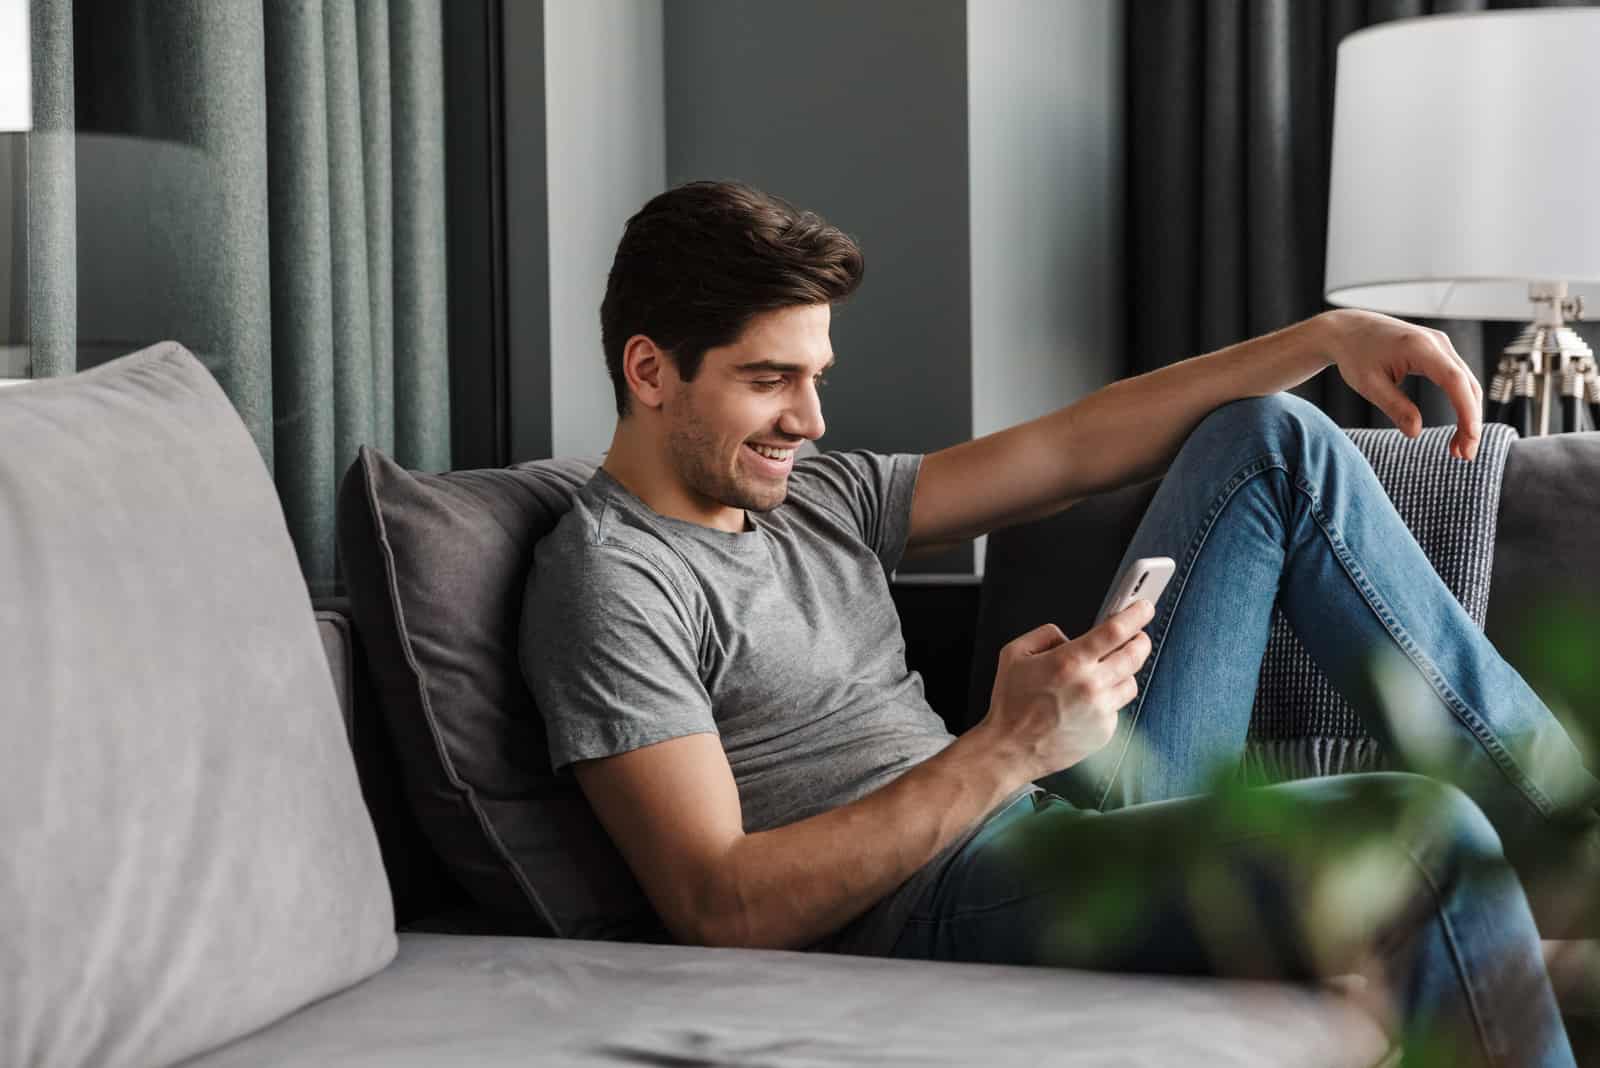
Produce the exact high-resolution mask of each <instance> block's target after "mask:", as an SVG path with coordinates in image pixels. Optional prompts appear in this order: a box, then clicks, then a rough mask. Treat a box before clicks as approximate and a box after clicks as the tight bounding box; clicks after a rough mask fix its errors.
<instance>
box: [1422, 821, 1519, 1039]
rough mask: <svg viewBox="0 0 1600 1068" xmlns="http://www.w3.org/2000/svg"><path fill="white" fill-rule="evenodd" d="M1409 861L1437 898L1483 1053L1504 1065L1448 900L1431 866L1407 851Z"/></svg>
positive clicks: (1436, 905)
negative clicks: (1446, 902) (1491, 1038)
mask: <svg viewBox="0 0 1600 1068" xmlns="http://www.w3.org/2000/svg"><path fill="white" fill-rule="evenodd" d="M1405 853H1406V857H1407V858H1408V859H1409V860H1410V861H1411V863H1412V865H1413V866H1415V867H1416V869H1417V872H1418V874H1420V875H1421V876H1422V881H1423V882H1424V883H1426V884H1427V885H1428V892H1429V893H1431V894H1432V895H1433V902H1434V914H1435V915H1436V916H1438V917H1439V926H1440V927H1441V928H1442V929H1443V931H1444V942H1445V945H1446V946H1448V947H1449V948H1450V963H1451V964H1453V965H1455V970H1456V975H1457V977H1458V978H1460V980H1461V989H1462V991H1463V993H1464V995H1465V997H1466V1002H1467V1011H1468V1012H1470V1013H1471V1014H1472V1026H1473V1027H1474V1028H1475V1029H1476V1030H1477V1032H1478V1041H1479V1042H1480V1043H1481V1044H1482V1045H1483V1050H1484V1052H1485V1053H1487V1054H1488V1055H1489V1059H1490V1062H1491V1063H1500V1062H1501V1058H1500V1056H1499V1055H1498V1053H1497V1052H1496V1050H1495V1047H1494V1044H1493V1043H1492V1042H1490V1040H1489V1028H1488V1025H1487V1024H1486V1023H1485V1021H1484V1015H1483V1010H1482V1009H1480V1008H1479V1007H1478V992H1477V990H1476V989H1475V988H1474V987H1473V985H1472V980H1471V977H1470V976H1469V974H1468V968H1467V966H1466V963H1465V961H1466V958H1465V957H1464V956H1463V955H1462V952H1461V945H1460V942H1459V941H1458V940H1457V938H1456V932H1455V927H1454V926H1453V925H1452V924H1451V923H1450V910H1449V909H1448V908H1446V907H1445V897H1444V894H1443V893H1442V892H1441V891H1440V889H1439V885H1438V884H1437V883H1436V882H1434V879H1433V873H1432V872H1430V871H1429V870H1428V866H1427V865H1426V864H1424V863H1422V861H1421V860H1420V859H1419V858H1418V857H1417V855H1416V854H1415V853H1413V852H1412V851H1411V849H1410V848H1409V847H1407V848H1406V851H1405Z"/></svg>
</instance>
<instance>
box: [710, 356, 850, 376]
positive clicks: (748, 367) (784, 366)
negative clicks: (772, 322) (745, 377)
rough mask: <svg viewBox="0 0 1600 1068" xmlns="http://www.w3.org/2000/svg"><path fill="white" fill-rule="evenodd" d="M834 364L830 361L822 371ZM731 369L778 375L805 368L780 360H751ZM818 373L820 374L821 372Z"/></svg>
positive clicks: (823, 366)
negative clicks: (768, 372)
mask: <svg viewBox="0 0 1600 1068" xmlns="http://www.w3.org/2000/svg"><path fill="white" fill-rule="evenodd" d="M834 362H835V360H834V359H830V360H829V361H828V362H827V363H825V364H823V365H822V370H823V371H828V370H831V369H832V368H833V365H834ZM733 369H734V370H735V371H772V372H775V373H778V374H794V373H795V372H797V371H804V370H805V366H804V365H803V364H798V363H784V362H783V361H782V360H751V361H750V362H749V363H736V364H734V365H733ZM818 373H819V374H820V373H821V372H818Z"/></svg>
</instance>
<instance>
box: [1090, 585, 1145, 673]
mask: <svg viewBox="0 0 1600 1068" xmlns="http://www.w3.org/2000/svg"><path fill="white" fill-rule="evenodd" d="M1155 614H1156V609H1155V606H1154V605H1152V604H1151V603H1150V602H1149V601H1147V600H1144V599H1143V598H1141V599H1139V600H1137V601H1135V602H1133V604H1131V605H1129V606H1128V607H1127V608H1124V609H1123V610H1122V611H1120V612H1118V613H1117V614H1116V615H1114V616H1112V617H1111V618H1109V619H1107V620H1106V621H1105V622H1103V623H1101V624H1100V625H1099V626H1098V627H1093V628H1091V629H1089V630H1086V631H1084V632H1083V634H1082V635H1081V636H1080V637H1079V638H1078V640H1077V641H1076V642H1074V643H1073V644H1075V645H1076V646H1077V647H1078V648H1079V649H1081V650H1083V651H1084V652H1085V653H1087V654H1089V655H1090V656H1092V657H1094V658H1095V659H1096V660H1102V659H1104V658H1105V657H1106V656H1107V655H1108V654H1110V653H1113V652H1115V651H1116V650H1117V649H1119V648H1121V647H1122V645H1123V643H1124V642H1126V641H1127V640H1128V639H1129V638H1131V637H1133V636H1134V635H1135V634H1137V633H1139V631H1140V630H1141V629H1143V627H1144V625H1145V624H1146V623H1148V622H1150V620H1151V619H1152V618H1154V616H1155Z"/></svg>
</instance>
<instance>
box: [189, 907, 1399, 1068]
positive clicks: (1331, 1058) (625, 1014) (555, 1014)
mask: <svg viewBox="0 0 1600 1068" xmlns="http://www.w3.org/2000/svg"><path fill="white" fill-rule="evenodd" d="M1388 1044H1389V1043H1388V1041H1387V1039H1386V1038H1385V1037H1384V1035H1383V1033H1382V1031H1380V1030H1379V1028H1378V1026H1377V1025H1376V1024H1375V1023H1374V1022H1373V1020H1372V1018H1371V1017H1370V1016H1368V1015H1367V1014H1366V1013H1364V1012H1363V1011H1361V1010H1360V1009H1358V1008H1357V1007H1356V1006H1355V1004H1354V1003H1353V1002H1352V1001H1351V1000H1348V999H1346V998H1344V997H1342V996H1340V995H1337V994H1334V993H1332V992H1330V991H1328V990H1325V989H1321V988H1315V987H1297V986H1290V985H1288V984H1268V983H1246V982H1237V981H1228V980H1221V979H1192V978H1183V979H1171V978H1156V977H1149V976H1129V975H1105V974H1100V973H1094V972H1080V971H1068V970H1065V969H1048V968H1024V967H1017V966H1008V965H990V964H942V963H934V962H929V961H910V960H889V959H882V958H869V957H846V956H840V955H835V954H825V953H790V952H783V951H779V950H754V949H705V948H700V947H687V946H642V945H625V944H618V943H607V942H588V941H579V940H572V941H560V942H554V941H551V940H549V939H540V938H470V937H464V936H448V935H402V936H401V942H400V957H399V959H398V960H397V961H395V963H394V964H393V965H392V966H390V967H389V968H388V969H387V970H385V971H384V972H383V974H382V975H379V976H377V977H376V978H375V979H372V980H371V981H369V982H366V983H363V984H362V985H361V986H358V987H356V988H355V989H353V990H348V991H346V992H345V993H343V994H340V995H339V996H338V997H335V998H330V999H329V1000H327V1001H324V1002H323V1003H321V1004H320V1005H314V1006H312V1007H311V1008H309V1009H307V1010H305V1011H304V1012H301V1013H298V1014H297V1015H295V1016H293V1017H291V1018H290V1019H288V1020H285V1021H284V1022H283V1023H281V1024H278V1025H277V1026H275V1027H273V1028H272V1029H270V1030H268V1031H265V1032H263V1033H261V1034H258V1035H252V1036H250V1037H249V1038H246V1039H244V1040H242V1041H240V1042H238V1043H235V1044H234V1045H232V1046H229V1047H227V1048H225V1049H221V1050H218V1051H216V1052H215V1053H213V1054H211V1055H209V1056H207V1057H205V1058H203V1059H202V1060H200V1061H198V1062H196V1063H194V1064H191V1065H188V1066H186V1068H245V1066H247V1065H248V1066H252V1068H253V1066H254V1065H259V1064H272V1065H308V1066H309V1065H315V1066H316V1068H356V1066H358V1065H359V1066H362V1068H365V1066H367V1065H380V1064H381V1065H383V1066H385V1068H432V1066H434V1065H441V1064H463V1065H472V1066H474V1068H523V1066H525V1065H532V1064H548V1065H563V1066H568V1068H583V1066H588V1065H594V1066H600V1065H635V1066H637V1065H683V1066H691V1065H749V1066H762V1068H816V1066H818V1065H837V1066H840V1068H848V1066H862V1068H865V1066H869V1065H870V1066H878V1065H903V1066H911V1065H916V1066H918V1068H935V1066H939V1065H950V1066H958V1065H959V1066H961V1068H968V1066H971V1065H985V1066H989V1068H1001V1066H1006V1068H1009V1066H1013V1065H1015V1066H1017V1068H1034V1066H1036V1065H1050V1066H1056V1065H1080V1064H1081V1065H1107V1064H1115V1065H1125V1066H1128V1068H1137V1066H1139V1065H1150V1066H1152V1068H1155V1066H1160V1068H1166V1066H1168V1065H1173V1064H1182V1065H1186V1066H1192V1068H1201V1066H1206V1068H1211V1066H1239V1068H1243V1066H1247V1065H1259V1066H1261V1068H1269V1066H1270V1068H1280V1066H1282V1065H1295V1066H1296V1068H1369V1066H1372V1065H1376V1064H1378V1063H1379V1062H1380V1061H1381V1060H1382V1059H1383V1057H1384V1053H1385V1050H1386V1049H1387V1048H1388Z"/></svg>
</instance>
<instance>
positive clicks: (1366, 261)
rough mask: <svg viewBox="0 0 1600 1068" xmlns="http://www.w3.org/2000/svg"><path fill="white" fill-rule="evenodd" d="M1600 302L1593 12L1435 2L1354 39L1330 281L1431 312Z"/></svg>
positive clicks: (1403, 307)
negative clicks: (1549, 294)
mask: <svg viewBox="0 0 1600 1068" xmlns="http://www.w3.org/2000/svg"><path fill="white" fill-rule="evenodd" d="M1531 282H1566V283H1568V292H1569V293H1571V294H1575V295H1579V296H1581V297H1583V299H1584V302H1585V304H1586V305H1587V306H1588V307H1589V308H1590V309H1600V10H1581V9H1570V8H1569V9H1546V10H1542V11H1513V12H1486V13H1482V14H1472V15H1433V16H1427V17H1424V18H1416V19H1405V20H1401V21H1398V22H1392V23H1387V24H1385V25H1382V26H1376V27H1373V28H1371V29H1367V30H1361V31H1358V32H1356V33H1353V34H1351V35H1350V36H1348V37H1346V38H1345V39H1344V40H1343V41H1342V42H1340V44H1339V55H1338V81H1337V86H1336V88H1335V91H1334V118H1333V172H1332V178H1331V185H1330V190H1329V203H1328V259H1327V272H1326V274H1325V275H1324V286H1323V289H1324V293H1325V295H1326V296H1327V299H1328V302H1329V303H1331V304H1341V305H1348V306H1351V307H1361V308H1370V309H1372V310H1375V311H1382V312H1387V313H1389V314H1391V315H1403V316H1421V317H1430V318H1462V319H1514V320H1523V321H1526V320H1528V319H1531V318H1533V305H1532V304H1530V303H1529V300H1528V285H1529V283H1531Z"/></svg>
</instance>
